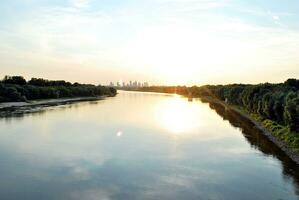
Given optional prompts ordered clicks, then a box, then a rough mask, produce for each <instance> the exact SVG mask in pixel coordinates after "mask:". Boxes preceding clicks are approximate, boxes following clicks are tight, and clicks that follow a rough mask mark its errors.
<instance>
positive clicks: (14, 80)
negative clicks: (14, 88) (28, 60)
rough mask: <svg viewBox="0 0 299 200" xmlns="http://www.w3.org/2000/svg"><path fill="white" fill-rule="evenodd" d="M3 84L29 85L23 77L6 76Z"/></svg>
mask: <svg viewBox="0 0 299 200" xmlns="http://www.w3.org/2000/svg"><path fill="white" fill-rule="evenodd" d="M2 83H5V84H16V85H26V84H27V82H26V80H25V79H24V77H23V76H5V77H4V79H3V81H2Z"/></svg>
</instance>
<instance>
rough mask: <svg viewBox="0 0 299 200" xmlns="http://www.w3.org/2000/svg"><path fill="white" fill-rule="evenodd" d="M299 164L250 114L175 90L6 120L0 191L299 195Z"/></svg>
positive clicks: (0, 141) (2, 122) (122, 196)
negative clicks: (190, 99)
mask: <svg viewBox="0 0 299 200" xmlns="http://www.w3.org/2000/svg"><path fill="white" fill-rule="evenodd" d="M298 183H299V170H298V165H296V164H295V163H293V162H292V161H291V160H290V159H289V158H288V157H287V156H286V155H285V154H284V153H283V152H281V151H280V150H279V149H278V148H277V147H276V146H274V145H273V144H272V143H271V142H270V141H268V140H267V139H266V138H265V137H264V136H263V135H261V134H260V132H259V130H257V129H256V128H255V127H254V126H253V125H252V124H251V123H250V122H248V121H247V120H245V119H243V118H241V117H240V116H238V115H237V114H236V113H234V112H232V111H230V110H228V109H226V108H224V107H222V106H220V105H217V104H207V103H201V102H200V101H199V100H194V101H193V102H188V100H187V99H185V98H181V97H179V96H176V95H165V94H155V93H136V92H120V94H119V95H118V96H116V97H114V98H107V99H106V100H103V101H97V102H81V103H75V104H70V105H64V106H58V107H50V108H46V109H44V110H42V111H39V112H34V113H31V114H24V115H19V116H15V117H12V116H10V117H6V118H1V119H0V199H3V200H19V199H38V200H44V199H45V200H48V199H49V200H65V199H66V200H95V199H99V200H135V199H136V200H142V199H144V200H148V199H151V200H157V199H159V200H160V199H161V200H162V199H165V200H193V199H194V200H195V199H196V200H200V199H202V200H240V199H242V200H252V199H255V200H262V199H263V200H270V199H271V200H275V199H277V200H297V199H299V184H298Z"/></svg>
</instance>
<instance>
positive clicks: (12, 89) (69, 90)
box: [0, 76, 116, 102]
mask: <svg viewBox="0 0 299 200" xmlns="http://www.w3.org/2000/svg"><path fill="white" fill-rule="evenodd" d="M102 95H108V96H114V95H116V89H114V88H112V87H105V86H101V85H99V86H95V85H91V84H80V83H74V84H72V83H70V82H66V81H50V80H45V79H41V78H32V79H31V80H29V81H26V80H25V79H24V78H23V77H22V76H5V77H4V79H3V80H2V81H0V102H11V101H27V100H37V99H50V98H66V97H96V96H102Z"/></svg>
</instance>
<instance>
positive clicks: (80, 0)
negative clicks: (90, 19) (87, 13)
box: [71, 0, 90, 8]
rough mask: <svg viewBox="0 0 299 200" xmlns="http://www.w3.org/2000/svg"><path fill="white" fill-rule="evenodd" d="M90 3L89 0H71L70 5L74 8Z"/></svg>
mask: <svg viewBox="0 0 299 200" xmlns="http://www.w3.org/2000/svg"><path fill="white" fill-rule="evenodd" d="M89 4H90V0H71V5H72V6H73V7H75V8H86V7H88V6H89Z"/></svg>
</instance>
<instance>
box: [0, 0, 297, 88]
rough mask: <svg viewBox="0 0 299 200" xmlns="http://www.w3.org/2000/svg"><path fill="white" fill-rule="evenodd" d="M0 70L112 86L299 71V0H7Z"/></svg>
mask: <svg viewBox="0 0 299 200" xmlns="http://www.w3.org/2000/svg"><path fill="white" fill-rule="evenodd" d="M0 13H1V14H0V16H1V17H0V77H3V76H4V75H22V76H24V77H25V78H27V79H28V78H31V77H43V78H47V79H54V80H60V79H64V80H68V81H71V82H76V81H78V82H82V83H95V84H99V83H100V84H108V83H109V82H110V81H113V82H116V81H125V82H128V81H130V80H137V81H148V82H149V83H150V84H152V85H162V84H163V85H201V84H226V83H259V82H283V81H284V80H286V79H287V78H299V23H298V22H299V1H298V0H284V1H282V0H271V1H269V0H250V1H244V0H0Z"/></svg>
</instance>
